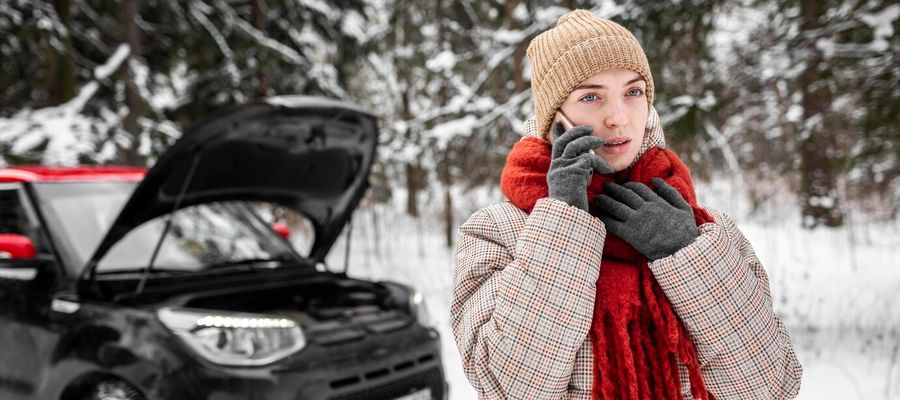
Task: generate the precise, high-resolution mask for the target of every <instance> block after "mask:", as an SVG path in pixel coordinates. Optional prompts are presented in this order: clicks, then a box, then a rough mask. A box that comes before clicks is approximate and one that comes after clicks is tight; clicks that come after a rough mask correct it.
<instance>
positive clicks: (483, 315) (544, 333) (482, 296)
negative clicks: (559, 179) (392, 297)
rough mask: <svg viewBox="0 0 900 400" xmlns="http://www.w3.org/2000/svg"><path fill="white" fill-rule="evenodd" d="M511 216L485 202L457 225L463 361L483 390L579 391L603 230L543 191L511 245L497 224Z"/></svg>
mask: <svg viewBox="0 0 900 400" xmlns="http://www.w3.org/2000/svg"><path fill="white" fill-rule="evenodd" d="M520 218H521V217H520ZM509 220H512V219H511V218H505V217H504V216H503V212H502V211H501V212H495V213H491V212H487V211H485V210H481V211H478V212H476V213H475V214H473V215H472V216H471V217H470V218H469V219H468V221H466V222H465V223H464V224H463V225H462V226H461V227H460V230H459V239H458V242H457V246H456V258H455V273H454V288H453V298H452V302H451V321H452V325H453V333H454V336H455V338H456V343H457V347H458V348H459V351H460V354H461V356H462V361H463V369H464V370H465V373H466V376H467V377H468V379H469V381H470V382H471V383H472V385H473V386H474V387H475V389H476V390H477V391H478V394H479V397H480V398H483V399H568V398H573V397H578V396H576V395H575V394H574V393H572V389H570V386H569V382H570V380H571V379H572V374H573V368H574V365H575V362H576V354H577V352H578V350H579V348H580V347H581V346H582V344H583V343H584V342H585V340H586V339H587V335H588V331H589V329H590V326H591V318H592V315H593V308H594V297H595V284H596V280H597V277H598V275H599V272H600V267H599V266H600V258H601V254H602V253H603V240H604V238H605V236H606V229H605V228H604V226H603V223H602V222H600V221H599V220H598V219H596V218H594V217H592V216H591V215H590V214H588V213H587V212H584V211H582V210H580V209H578V208H575V207H571V206H569V205H568V204H566V203H564V202H561V201H558V200H554V199H550V198H544V199H541V200H539V201H538V202H537V204H536V206H535V207H534V210H533V211H532V212H531V214H530V215H529V216H528V217H527V218H526V219H525V222H524V226H523V227H522V228H521V230H520V231H519V234H518V237H517V238H516V240H515V241H514V242H515V243H516V245H515V248H514V249H511V248H509V247H508V246H507V245H505V244H504V243H506V242H508V240H506V238H504V237H502V232H503V231H504V230H503V229H501V227H502V225H501V224H508V223H512V222H509ZM506 231H510V230H509V229H506ZM588 379H590V378H588ZM582 395H583V394H582Z"/></svg>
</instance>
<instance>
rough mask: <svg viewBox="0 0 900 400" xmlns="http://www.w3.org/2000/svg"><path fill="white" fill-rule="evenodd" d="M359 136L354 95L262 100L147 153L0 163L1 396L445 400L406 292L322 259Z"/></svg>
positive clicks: (364, 175)
mask: <svg viewBox="0 0 900 400" xmlns="http://www.w3.org/2000/svg"><path fill="white" fill-rule="evenodd" d="M377 136H378V129H377V119H376V118H375V117H374V116H373V115H372V114H370V113H368V112H366V111H365V110H361V109H359V108H357V107H355V106H353V105H349V104H346V103H343V102H338V101H335V100H330V99H324V98H316V97H300V96H289V97H273V98H269V99H265V100H263V101H259V102H255V103H251V104H245V105H241V106H238V107H235V108H232V109H229V110H226V111H223V112H221V113H217V114H215V115H212V116H210V117H207V118H205V119H204V120H202V121H200V122H198V123H197V124H196V125H194V126H193V127H191V128H190V129H188V130H187V131H186V132H185V133H184V135H183V136H182V137H181V138H180V139H179V140H178V141H177V142H175V143H174V144H173V145H172V146H171V147H170V148H169V149H168V150H167V151H165V152H164V153H163V154H162V155H161V156H160V157H159V158H158V160H157V162H156V163H155V165H153V166H152V168H149V169H144V168H131V167H112V166H103V167H90V166H80V167H49V166H19V167H8V168H2V169H0V398H2V399H61V400H71V399H78V400H81V399H131V400H135V399H166V400H178V399H190V400H199V399H210V400H212V399H216V400H225V399H274V400H277V399H292V400H293V399H305V400H316V399H332V400H353V399H392V400H422V399H446V398H447V392H448V387H447V383H446V380H445V377H444V370H443V367H442V364H441V348H440V338H439V334H438V332H437V330H436V329H435V328H434V327H433V326H431V322H430V317H429V316H428V315H427V310H426V309H425V308H424V303H423V301H422V294H421V293H419V292H417V291H416V290H415V289H414V288H412V287H410V286H407V285H403V284H400V283H397V282H391V281H380V282H375V281H369V280H364V279H357V278H352V277H350V276H348V275H347V273H346V271H345V270H344V271H341V270H335V268H331V267H330V266H328V265H326V264H325V256H326V255H327V254H328V252H329V250H330V249H331V247H332V246H333V245H334V243H335V241H336V240H337V238H338V236H339V235H340V233H341V231H342V229H343V228H344V226H345V225H346V224H347V222H348V220H349V219H350V216H351V214H352V212H353V210H354V209H355V208H356V206H357V205H358V204H359V202H360V199H361V198H362V197H363V194H364V192H365V191H366V189H367V187H368V185H369V183H368V182H369V181H368V175H369V173H370V171H371V167H372V163H373V160H374V157H375V150H376V143H377ZM265 204H272V205H278V206H279V207H286V208H288V209H290V210H293V211H295V212H296V213H297V215H301V216H303V218H305V221H306V222H307V223H308V224H309V226H310V227H311V229H310V232H309V234H310V235H314V238H313V239H312V240H310V243H311V246H310V248H308V249H305V250H303V251H300V250H298V249H296V248H295V247H294V246H292V245H291V242H289V241H288V240H286V239H285V236H287V234H288V232H286V231H285V227H284V226H280V227H278V228H277V229H273V228H272V225H271V224H270V223H269V222H267V221H266V220H265V219H264V218H263V217H262V216H263V214H261V212H260V210H261V209H262V208H261V205H265Z"/></svg>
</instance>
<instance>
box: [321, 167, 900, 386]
mask: <svg viewBox="0 0 900 400" xmlns="http://www.w3.org/2000/svg"><path fill="white" fill-rule="evenodd" d="M772 185H773V186H774V187H775V189H773V190H774V191H775V194H774V195H773V196H772V198H771V201H770V202H769V203H765V204H764V205H762V206H760V207H757V208H755V211H754V207H753V205H752V204H751V203H750V202H749V200H748V199H746V198H745V197H744V196H740V195H735V193H740V191H741V190H742V189H741V188H742V187H743V183H742V182H741V181H740V180H738V179H717V180H714V181H713V182H711V183H698V184H697V187H698V193H700V198H701V200H702V201H704V204H706V205H707V206H709V207H714V208H717V209H720V210H722V211H725V212H726V213H728V214H729V215H731V216H732V217H733V218H734V219H735V221H736V222H737V224H738V226H739V227H740V228H741V230H742V231H743V232H744V234H745V235H746V236H747V238H748V239H749V240H750V242H751V244H752V245H753V247H754V249H755V250H756V253H757V255H758V256H759V258H760V260H761V261H762V263H763V265H765V267H766V270H767V273H768V277H769V284H770V287H771V291H772V295H773V304H774V308H775V311H776V313H778V314H779V315H780V316H781V317H782V319H783V320H784V322H785V324H786V326H787V327H788V329H789V331H790V333H791V338H792V341H793V343H794V348H795V350H796V351H797V356H798V358H799V359H800V362H801V364H802V365H803V367H804V375H803V380H802V385H801V390H800V395H799V397H798V399H803V400H813V399H825V398H848V399H868V400H878V399H884V400H889V399H891V400H892V399H898V398H900V354H898V352H900V350H898V346H900V296H897V295H896V293H898V292H900V270H898V269H897V265H896V263H897V261H898V260H900V222H898V221H894V222H891V223H871V222H868V221H867V220H865V219H863V218H862V217H861V216H856V215H855V214H852V213H851V214H850V215H849V216H848V225H847V226H846V227H843V228H840V229H817V230H812V231H810V230H806V229H804V228H801V226H800V217H799V216H800V212H799V210H798V209H797V208H796V207H795V206H785V205H786V204H796V201H795V199H794V198H793V197H792V196H791V195H789V194H787V193H788V191H786V190H778V189H777V186H778V185H777V184H776V183H773V184H772ZM454 195H455V196H456V197H455V200H454V201H455V204H456V208H455V215H456V220H455V221H454V227H456V226H459V224H461V223H462V222H463V219H464V218H466V217H467V216H468V215H470V214H471V213H472V212H473V211H474V210H476V209H477V208H480V207H482V206H485V205H488V204H491V203H494V202H497V201H500V200H501V195H500V193H499V191H498V190H496V188H481V189H476V190H473V191H471V192H468V193H466V194H463V193H461V192H460V191H459V190H455V191H454ZM403 198H404V196H395V202H396V203H397V204H393V205H378V206H372V205H368V204H366V205H364V206H362V207H361V208H360V209H359V210H357V212H356V213H355V214H354V215H355V217H354V228H353V239H352V247H351V252H350V264H349V271H348V273H349V274H350V275H351V276H355V277H362V278H368V279H375V280H382V279H389V280H394V281H398V282H403V283H408V284H412V285H414V286H416V287H417V288H418V289H419V290H420V291H421V292H422V293H423V294H424V295H425V298H426V302H427V304H428V307H429V309H430V311H431V313H432V318H433V320H434V321H435V324H436V326H437V329H438V330H439V331H440V332H441V341H442V343H443V353H442V356H443V361H444V367H445V372H446V377H447V380H448V382H449V383H450V399H451V400H470V399H475V398H477V395H476V393H475V391H474V390H473V389H472V387H471V385H470V384H469V383H468V381H467V379H466V376H465V374H464V373H463V371H462V368H461V361H460V357H459V353H458V351H457V349H456V345H455V342H454V339H453V335H452V331H451V330H450V324H449V317H450V315H449V312H450V311H449V310H450V309H449V300H450V295H451V291H452V285H453V282H452V280H453V250H452V249H448V248H447V247H445V243H444V240H445V239H444V237H443V226H444V225H443V224H444V222H443V220H441V219H440V217H439V216H440V210H438V209H426V210H425V211H423V218H422V219H418V220H417V219H413V218H410V217H408V216H406V215H405V214H403V213H402V212H400V211H398V210H400V209H402V208H401V207H402V205H401V204H400V203H401V202H402V200H403ZM344 234H346V232H345V233H344ZM344 240H345V237H344V235H342V236H341V237H340V238H339V239H338V241H337V243H335V246H334V247H333V250H332V252H331V254H329V256H328V258H326V261H327V263H328V265H330V268H332V269H342V268H343V266H344V259H343V257H344V245H345V241H344Z"/></svg>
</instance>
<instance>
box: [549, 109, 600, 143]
mask: <svg viewBox="0 0 900 400" xmlns="http://www.w3.org/2000/svg"><path fill="white" fill-rule="evenodd" d="M554 120H555V121H556V122H557V123H559V124H560V125H562V127H563V129H565V130H569V129H572V127H573V126H575V124H573V123H572V121H569V119H568V118H566V114H563V113H562V111H559V110H556V117H555V119H554ZM550 136H551V137H552V136H553V135H550ZM588 151H590V152H591V153H594V154H597V152H596V151H594V149H591V150H588Z"/></svg>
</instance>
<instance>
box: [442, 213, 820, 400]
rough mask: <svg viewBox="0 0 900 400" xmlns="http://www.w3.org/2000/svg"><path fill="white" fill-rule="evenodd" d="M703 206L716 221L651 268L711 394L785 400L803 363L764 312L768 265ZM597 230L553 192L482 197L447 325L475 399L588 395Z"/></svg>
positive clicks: (459, 249)
mask: <svg viewBox="0 0 900 400" xmlns="http://www.w3.org/2000/svg"><path fill="white" fill-rule="evenodd" d="M708 211H710V214H711V215H712V216H713V218H715V220H716V223H707V224H704V225H702V226H700V236H699V237H698V238H697V240H696V241H694V243H692V244H691V245H688V246H687V247H685V248H684V249H682V250H680V251H678V252H677V253H675V254H673V255H672V256H669V257H666V258H662V259H659V260H656V261H653V262H651V263H650V269H651V270H652V272H653V275H654V276H655V278H656V280H657V281H658V282H659V285H660V286H661V288H662V289H663V291H664V292H665V294H666V296H667V297H668V298H669V301H670V302H671V303H672V306H673V308H674V310H675V312H676V313H677V314H678V315H679V317H680V318H681V319H682V320H683V321H684V324H685V327H686V328H687V330H688V332H689V333H690V334H691V337H692V339H693V341H694V344H695V346H696V348H697V355H698V358H699V362H700V366H701V374H702V376H703V380H704V383H705V384H706V386H707V390H708V391H709V392H710V393H711V394H712V395H713V396H714V397H715V398H716V399H718V400H724V399H786V398H793V397H795V396H796V395H797V393H798V391H799V390H800V378H801V375H802V373H803V370H802V367H801V365H800V362H799V361H798V360H797V357H796V355H795V353H794V349H793V345H792V344H791V338H790V336H789V334H788V332H787V330H786V329H785V326H784V324H783V323H782V321H781V320H780V319H779V318H778V317H777V316H776V315H775V313H774V311H773V309H772V296H771V294H770V292H769V283H768V278H767V276H766V272H765V270H764V269H763V267H762V265H761V264H760V262H759V260H758V259H757V257H756V255H755V254H754V252H753V249H752V248H751V246H750V243H749V242H748V241H747V239H746V238H745V237H744V235H743V234H742V233H741V232H740V230H738V229H737V227H736V226H735V224H734V222H733V221H732V220H731V219H730V218H729V217H728V216H726V215H724V214H722V213H720V212H717V211H715V210H708ZM605 236H606V229H605V227H604V225H603V223H602V222H601V221H600V220H598V219H596V218H594V217H592V216H591V215H590V214H588V213H587V212H585V211H583V210H581V209H578V208H576V207H571V206H569V205H568V204H566V203H564V202H561V201H558V200H555V199H551V198H544V199H541V200H538V202H537V204H536V205H535V207H534V210H533V211H532V212H531V214H526V213H525V212H523V211H522V210H520V209H518V208H517V207H516V206H514V205H513V204H512V203H510V202H504V203H499V204H495V205H491V206H488V207H485V208H483V209H481V210H479V211H477V212H475V213H474V214H473V215H472V216H471V217H470V218H469V219H468V220H467V221H466V222H465V223H464V224H463V225H462V226H461V227H460V230H459V239H458V242H457V246H456V259H455V273H454V289H453V298H452V304H451V321H452V325H453V333H454V336H455V338H456V344H457V347H458V349H459V352H460V354H461V355H462V360H463V368H464V370H465V373H466V376H467V377H468V379H469V381H470V382H471V383H472V385H473V386H474V387H475V389H476V390H477V391H478V393H479V397H480V398H483V399H589V398H590V394H591V384H592V383H593V375H592V373H593V372H592V371H593V354H592V351H591V343H590V339H589V337H588V331H589V329H590V327H591V318H592V315H593V307H594V296H595V291H596V284H595V282H596V280H597V277H598V276H599V269H600V260H601V257H602V253H603V242H604V238H605ZM679 365H680V369H681V382H682V387H683V388H684V393H685V398H687V399H690V398H691V395H690V386H689V380H688V377H687V368H686V367H685V366H684V365H683V364H679Z"/></svg>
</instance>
